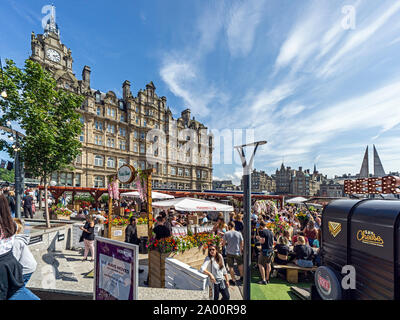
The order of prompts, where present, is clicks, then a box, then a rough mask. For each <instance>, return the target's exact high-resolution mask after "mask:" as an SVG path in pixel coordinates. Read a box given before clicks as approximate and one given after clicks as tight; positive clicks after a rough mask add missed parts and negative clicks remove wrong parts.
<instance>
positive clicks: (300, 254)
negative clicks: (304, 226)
mask: <svg viewBox="0 0 400 320" xmlns="http://www.w3.org/2000/svg"><path fill="white" fill-rule="evenodd" d="M293 251H294V253H295V254H296V260H295V263H296V265H298V266H299V267H302V268H312V267H313V261H312V260H313V255H314V254H313V250H312V249H311V247H310V246H309V245H308V244H306V241H305V239H304V237H303V236H299V237H298V238H297V243H296V244H295V246H294V249H293Z"/></svg>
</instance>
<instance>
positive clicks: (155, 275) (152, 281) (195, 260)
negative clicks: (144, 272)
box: [149, 248, 207, 288]
mask: <svg viewBox="0 0 400 320" xmlns="http://www.w3.org/2000/svg"><path fill="white" fill-rule="evenodd" d="M206 256H207V250H203V248H191V249H188V250H185V252H183V253H181V252H170V253H160V252H159V251H158V250H150V251H149V285H150V287H152V288H165V259H166V258H174V259H177V260H179V261H181V262H183V263H186V264H187V265H189V266H191V267H193V268H195V269H200V267H201V265H202V264H203V262H204V259H205V258H206Z"/></svg>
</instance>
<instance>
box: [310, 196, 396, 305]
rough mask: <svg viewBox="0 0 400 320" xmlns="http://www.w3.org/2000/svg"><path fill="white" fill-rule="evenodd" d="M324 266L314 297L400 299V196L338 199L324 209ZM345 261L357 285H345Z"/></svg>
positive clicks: (316, 276) (322, 253) (320, 268)
mask: <svg viewBox="0 0 400 320" xmlns="http://www.w3.org/2000/svg"><path fill="white" fill-rule="evenodd" d="M321 250H322V251H321V255H322V266H321V267H319V268H318V269H317V270H316V272H315V279H314V280H315V286H314V288H313V290H312V292H313V293H312V299H321V298H322V299H323V300H342V299H345V300H348V299H349V300H400V201H399V200H372V199H365V200H336V201H333V202H331V203H330V204H328V205H327V206H326V207H325V209H324V211H323V213H322V242H321ZM344 266H353V267H354V269H355V289H346V290H344V289H343V286H342V278H343V277H344V276H345V275H346V273H344V274H342V269H343V267H344Z"/></svg>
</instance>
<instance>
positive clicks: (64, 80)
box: [30, 6, 79, 93]
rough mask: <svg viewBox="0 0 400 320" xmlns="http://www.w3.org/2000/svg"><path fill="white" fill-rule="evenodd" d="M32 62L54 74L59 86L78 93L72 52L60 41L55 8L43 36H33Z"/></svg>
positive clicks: (33, 34)
mask: <svg viewBox="0 0 400 320" xmlns="http://www.w3.org/2000/svg"><path fill="white" fill-rule="evenodd" d="M31 48H32V55H31V57H30V59H31V60H33V61H36V62H38V63H40V64H41V65H42V66H43V67H44V68H45V69H46V70H48V71H50V72H51V73H52V74H53V77H54V79H55V80H56V81H57V85H58V86H60V87H63V88H65V89H67V90H71V91H74V92H76V93H78V90H79V84H78V80H77V79H76V77H75V74H74V73H73V71H72V63H73V59H72V56H71V50H70V49H69V48H67V47H66V46H65V45H64V44H62V43H61V40H60V30H59V28H58V25H57V24H56V22H55V7H54V6H53V7H52V10H51V14H50V18H49V20H48V21H47V23H46V26H45V28H44V33H43V34H38V35H35V33H34V32H32V35H31Z"/></svg>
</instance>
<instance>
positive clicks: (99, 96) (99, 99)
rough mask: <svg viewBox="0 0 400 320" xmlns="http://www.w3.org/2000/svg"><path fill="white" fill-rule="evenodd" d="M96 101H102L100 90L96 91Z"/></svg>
mask: <svg viewBox="0 0 400 320" xmlns="http://www.w3.org/2000/svg"><path fill="white" fill-rule="evenodd" d="M96 103H101V95H100V92H96Z"/></svg>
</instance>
